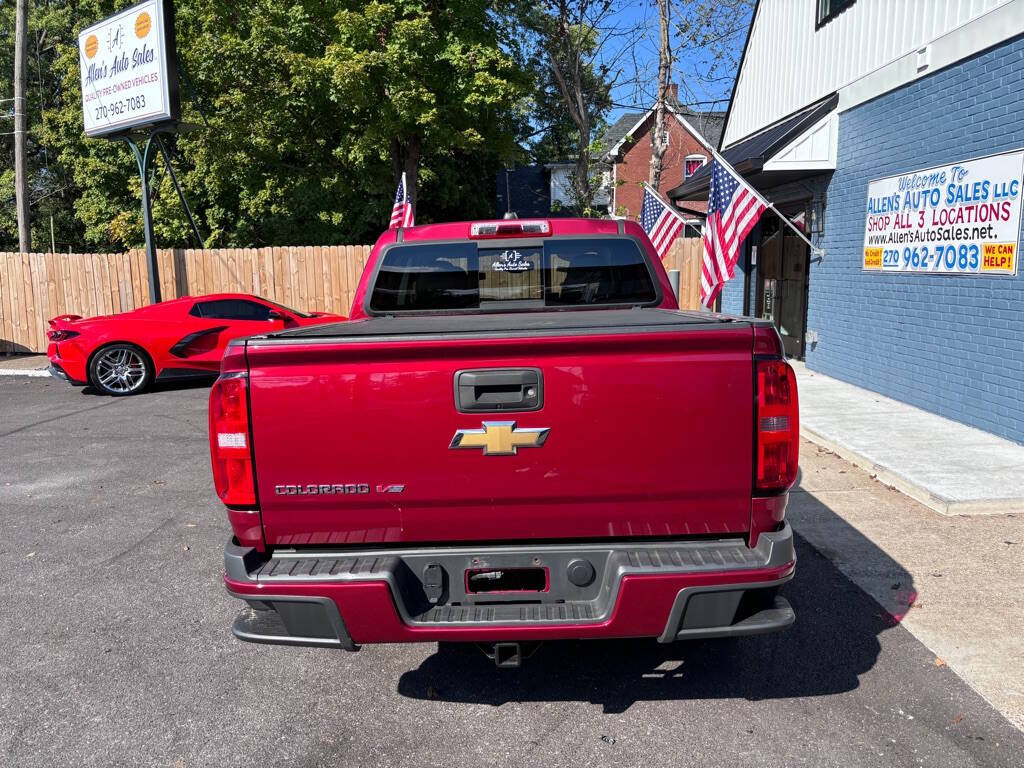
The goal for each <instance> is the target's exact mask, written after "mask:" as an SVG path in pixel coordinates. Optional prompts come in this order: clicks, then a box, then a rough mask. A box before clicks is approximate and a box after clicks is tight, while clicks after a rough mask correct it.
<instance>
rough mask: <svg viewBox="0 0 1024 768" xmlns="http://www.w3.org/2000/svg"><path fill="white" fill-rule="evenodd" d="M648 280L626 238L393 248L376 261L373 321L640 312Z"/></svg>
mask: <svg viewBox="0 0 1024 768" xmlns="http://www.w3.org/2000/svg"><path fill="white" fill-rule="evenodd" d="M656 300H657V291H656V290H655V287H654V280H653V277H652V276H651V272H650V270H649V269H648V267H647V262H646V260H645V259H644V255H643V253H642V252H641V251H640V247H639V246H638V244H637V243H636V241H634V240H631V239H629V238H624V237H620V238H609V237H602V238H565V239H558V238H552V239H549V240H546V241H544V242H543V243H538V244H533V245H495V244H494V241H489V242H485V243H479V244H478V243H465V242H458V243H423V244H415V243H414V244H409V245H400V246H393V247H392V248H390V249H388V250H387V251H386V252H385V254H384V257H383V259H382V261H381V265H380V269H379V270H378V273H377V278H376V280H375V282H374V286H373V291H372V293H371V295H370V305H369V309H370V311H371V312H375V313H381V312H386V313H393V312H429V311H452V310H472V309H486V310H509V309H537V308H543V307H566V306H585V305H591V306H607V305H616V304H631V305H637V304H639V305H644V304H651V303H653V302H655V301H656Z"/></svg>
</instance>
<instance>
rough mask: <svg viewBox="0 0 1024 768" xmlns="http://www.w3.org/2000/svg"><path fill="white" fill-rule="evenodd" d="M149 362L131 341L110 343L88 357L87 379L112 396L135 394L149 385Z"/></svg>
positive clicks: (146, 356) (144, 354)
mask: <svg viewBox="0 0 1024 768" xmlns="http://www.w3.org/2000/svg"><path fill="white" fill-rule="evenodd" d="M152 378H153V364H152V363H151V362H150V361H149V356H148V355H147V354H146V353H145V352H143V351H142V350H141V349H139V348H138V347H137V346H135V345H134V344H110V345H108V346H106V347H103V348H102V349H100V350H99V351H98V352H97V353H96V354H94V355H93V356H92V360H91V361H90V363H89V382H90V383H91V384H92V385H93V386H94V387H96V389H98V390H100V391H101V392H103V393H104V394H107V395H112V396H114V397H123V396H125V395H137V394H138V393H139V392H142V391H143V390H144V389H145V388H146V387H147V386H149V382H150V380H151V379H152Z"/></svg>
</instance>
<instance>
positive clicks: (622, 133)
mask: <svg viewBox="0 0 1024 768" xmlns="http://www.w3.org/2000/svg"><path fill="white" fill-rule="evenodd" d="M649 114H650V112H646V113H645V112H623V113H622V116H621V117H620V118H619V119H618V120H616V121H615V122H614V123H612V124H611V125H609V126H608V130H606V131H605V132H604V135H603V136H602V137H601V144H603V145H604V146H606V147H608V152H609V153H610V151H611V148H612V147H618V146H619V144H620V143H622V140H623V139H624V138H626V136H628V135H629V134H630V133H632V131H633V130H635V128H636V125H637V122H638V121H639V120H641V118H644V117H646V116H647V115H649Z"/></svg>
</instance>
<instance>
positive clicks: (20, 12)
mask: <svg viewBox="0 0 1024 768" xmlns="http://www.w3.org/2000/svg"><path fill="white" fill-rule="evenodd" d="M15 14H16V17H17V18H16V21H15V24H14V191H15V195H14V196H15V202H16V207H17V209H18V248H19V250H21V251H22V253H25V252H28V251H31V250H32V231H31V228H30V227H29V218H28V167H27V164H26V162H25V88H26V81H27V68H26V64H27V63H28V61H27V59H28V0H17V8H16V9H15Z"/></svg>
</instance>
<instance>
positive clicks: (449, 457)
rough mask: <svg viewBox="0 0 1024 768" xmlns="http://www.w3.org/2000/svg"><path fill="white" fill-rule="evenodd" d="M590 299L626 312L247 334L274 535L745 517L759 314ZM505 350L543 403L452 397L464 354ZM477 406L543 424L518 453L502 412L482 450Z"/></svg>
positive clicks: (263, 487)
mask: <svg viewBox="0 0 1024 768" xmlns="http://www.w3.org/2000/svg"><path fill="white" fill-rule="evenodd" d="M549 314H550V313H549ZM575 314H577V315H578V314H581V313H575ZM583 314H587V313H583ZM589 314H591V315H592V316H593V318H596V316H597V315H598V314H600V315H612V316H617V317H618V318H625V317H627V316H628V317H629V318H630V322H629V323H628V324H625V325H622V324H611V322H610V321H605V324H604V325H603V326H602V324H601V323H600V322H598V323H596V325H595V324H594V322H593V318H588V320H591V323H590V325H591V327H589V328H588V329H587V330H586V331H585V332H580V331H579V330H578V329H569V330H565V329H559V328H557V327H553V326H552V322H553V321H552V320H550V319H546V320H544V321H542V323H541V325H542V326H543V327H541V326H537V327H532V328H526V329H523V330H522V331H521V332H519V331H516V332H511V333H504V334H495V333H485V332H480V333H471V332H465V333H456V334H453V333H444V332H441V331H440V330H438V331H437V332H436V333H435V332H431V323H430V322H429V320H427V319H424V320H422V321H421V324H420V326H419V327H420V332H419V333H416V334H412V335H400V334H396V333H394V332H393V331H392V330H391V329H394V328H395V327H396V326H394V325H390V326H389V325H387V324H388V323H389V322H391V323H392V324H393V323H395V322H396V321H388V320H386V319H374V320H371V321H364V322H369V323H376V324H377V327H379V328H383V329H384V330H381V331H380V332H376V331H375V332H367V330H366V328H365V327H364V328H363V330H362V331H361V332H359V333H354V334H353V333H349V334H347V335H344V336H343V337H337V338H332V337H330V336H321V337H314V336H311V335H308V334H307V335H294V336H292V337H290V338H289V337H288V334H284V336H285V338H270V339H266V340H255V341H250V342H249V345H248V347H247V351H246V354H247V358H248V364H249V386H250V403H251V406H250V407H251V413H252V422H251V423H252V437H253V451H254V454H255V460H256V464H255V467H256V477H257V487H258V494H259V505H260V509H261V511H262V521H263V526H264V535H265V537H266V541H267V544H269V545H271V546H295V547H299V546H323V545H328V544H354V543H371V542H374V543H375V542H408V543H413V542H441V541H444V542H454V541H498V540H525V539H531V540H536V539H543V540H555V539H574V540H579V539H599V538H606V537H614V538H626V537H630V538H632V537H658V536H665V537H667V536H674V537H678V536H685V535H700V534H716V535H717V534H722V533H740V532H745V531H747V530H748V528H749V525H750V511H751V509H750V505H751V502H750V494H751V475H752V467H751V461H752V456H751V454H752V439H753V435H752V429H753V372H752V365H753V363H752V354H751V338H752V332H751V328H750V326H749V325H747V324H745V323H740V322H733V323H727V322H722V321H719V322H717V323H710V322H707V321H695V320H694V319H693V316H690V317H689V319H687V317H686V316H685V314H684V313H675V312H666V311H662V310H643V311H636V312H633V311H629V312H626V311H621V310H620V311H607V312H600V313H589ZM641 316H643V317H644V318H650V320H645V321H644V322H640V321H638V320H636V319H635V318H638V317H641ZM666 316H674V317H676V318H678V320H671V318H670V320H671V321H666V320H665V318H666ZM655 320H656V321H657V322H655ZM345 325H352V326H356V325H359V324H357V323H350V324H345ZM308 333H313V332H308ZM320 333H322V334H323V333H326V331H320ZM508 368H514V369H539V372H540V374H541V377H542V392H541V398H542V404H541V405H540V407H539V409H537V410H531V411H519V412H517V411H508V412H504V413H498V414H495V413H483V414H481V413H464V412H459V410H458V409H457V407H456V394H455V384H454V381H455V378H454V377H455V374H456V372H459V371H465V370H477V369H508ZM484 422H506V423H507V422H515V429H516V430H521V431H523V432H521V434H523V435H525V436H526V437H525V438H524V442H526V443H528V442H530V441H531V440H532V439H533V438H532V436H535V435H537V434H538V433H535V432H529V430H548V431H547V432H546V433H544V434H545V439H543V441H538V440H533V441H534V442H539V443H540V444H539V445H533V446H529V445H523V446H522V447H518V448H517V449H516V452H515V453H514V454H511V453H508V452H507V449H508V448H509V440H508V437H507V435H508V432H507V430H508V429H509V427H508V426H507V424H506V425H505V426H503V427H495V426H494V425H491V426H489V427H487V429H488V431H490V430H498V431H500V430H506V432H505V435H506V436H505V438H504V440H505V442H504V444H502V443H501V441H500V439H499V438H497V437H494V434H493V432H491V438H494V440H497V441H498V442H494V443H493V444H491V445H490V446H489V449H488V450H487V452H485V448H484V447H483V446H482V445H481V446H480V447H471V446H472V445H473V444H474V443H480V442H487V441H488V440H489V439H491V438H488V437H484V438H481V437H480V432H481V431H482V430H483V429H484V428H485V425H484ZM458 430H476V432H475V433H468V434H471V435H473V434H475V435H476V437H474V438H467V439H466V440H465V442H467V443H469V444H470V447H467V446H466V445H462V446H461V447H460V446H457V445H454V444H457V443H459V440H458V439H453V438H455V436H456V433H457V431H458ZM485 434H486V433H485ZM517 434H519V433H517ZM490 449H493V452H490Z"/></svg>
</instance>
